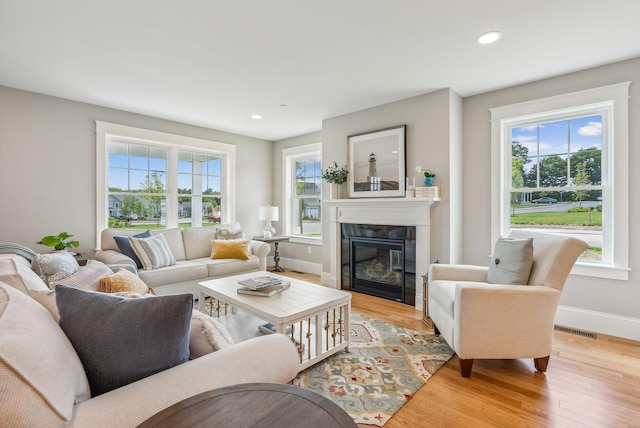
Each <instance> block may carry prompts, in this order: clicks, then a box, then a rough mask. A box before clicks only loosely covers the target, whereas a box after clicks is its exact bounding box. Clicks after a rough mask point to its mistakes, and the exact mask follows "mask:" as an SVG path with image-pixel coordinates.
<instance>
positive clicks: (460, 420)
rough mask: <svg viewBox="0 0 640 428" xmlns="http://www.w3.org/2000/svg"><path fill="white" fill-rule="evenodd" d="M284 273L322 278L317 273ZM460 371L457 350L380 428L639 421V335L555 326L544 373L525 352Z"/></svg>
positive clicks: (400, 316) (408, 321)
mask: <svg viewBox="0 0 640 428" xmlns="http://www.w3.org/2000/svg"><path fill="white" fill-rule="evenodd" d="M285 275H289V276H292V277H298V278H300V279H303V280H305V281H309V282H314V283H320V280H319V277H318V276H317V275H312V274H300V273H296V272H291V271H289V272H285ZM352 294H353V300H352V310H353V311H354V312H357V313H359V314H362V315H367V316H371V317H374V318H378V319H380V320H383V321H386V322H389V323H393V324H396V325H400V326H403V327H406V328H410V329H413V330H417V331H421V332H425V333H433V330H432V329H429V328H428V327H427V326H426V325H425V324H424V323H423V322H422V320H421V313H419V312H417V311H415V309H414V308H412V307H411V306H408V305H404V304H401V303H397V302H392V301H389V300H385V299H379V298H376V297H371V296H368V295H365V294H361V293H352ZM459 370H460V366H459V360H458V357H456V356H454V357H453V358H452V359H451V360H450V361H449V362H448V363H447V364H445V365H444V367H442V368H441V369H440V370H439V371H438V372H437V373H436V374H435V375H434V376H433V377H432V378H431V379H430V380H429V381H428V383H427V384H426V385H425V386H423V387H422V388H421V389H420V390H418V392H417V393H416V394H415V396H414V397H413V398H412V399H411V400H410V401H409V402H408V403H407V404H406V405H405V406H404V407H402V408H401V409H400V411H399V412H398V413H396V414H395V415H394V416H393V417H392V418H391V420H390V421H389V422H388V423H387V424H386V425H385V428H415V427H474V428H475V427H597V428H600V427H640V343H639V342H634V341H630V340H625V339H619V338H615V337H610V336H604V335H598V338H597V339H591V338H586V337H581V336H577V335H573V334H570V333H564V332H559V331H556V332H554V338H553V354H552V355H551V359H550V361H549V367H548V369H547V372H546V373H538V372H536V371H535V369H534V366H533V360H530V359H526V360H524V359H522V360H477V361H475V362H474V365H473V371H472V373H471V378H470V379H464V378H462V377H460V371H459Z"/></svg>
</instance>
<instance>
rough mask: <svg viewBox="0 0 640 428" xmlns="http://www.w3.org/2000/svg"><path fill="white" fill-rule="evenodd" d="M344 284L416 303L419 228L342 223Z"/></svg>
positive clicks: (377, 294) (355, 288)
mask: <svg viewBox="0 0 640 428" xmlns="http://www.w3.org/2000/svg"><path fill="white" fill-rule="evenodd" d="M341 234H342V247H341V248H342V257H341V264H342V266H341V276H342V278H341V279H342V281H341V284H342V285H341V286H342V288H343V289H345V290H351V291H357V292H361V293H365V294H370V295H373V296H377V297H382V298H385V299H390V300H395V301H397V302H402V303H406V304H408V305H412V306H413V305H415V299H416V289H415V285H416V228H415V226H389V225H372V224H350V223H342V224H341Z"/></svg>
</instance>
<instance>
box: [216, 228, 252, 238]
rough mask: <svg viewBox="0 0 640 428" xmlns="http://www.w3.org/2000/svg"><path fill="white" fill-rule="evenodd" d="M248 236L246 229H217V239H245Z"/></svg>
mask: <svg viewBox="0 0 640 428" xmlns="http://www.w3.org/2000/svg"><path fill="white" fill-rule="evenodd" d="M246 237H247V235H246V233H245V231H244V229H223V228H220V227H219V228H217V229H216V239H245V238H246Z"/></svg>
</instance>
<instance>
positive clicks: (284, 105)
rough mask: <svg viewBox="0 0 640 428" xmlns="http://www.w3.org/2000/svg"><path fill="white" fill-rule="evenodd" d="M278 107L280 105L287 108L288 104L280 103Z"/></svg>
mask: <svg viewBox="0 0 640 428" xmlns="http://www.w3.org/2000/svg"><path fill="white" fill-rule="evenodd" d="M280 107H282V108H287V107H289V106H288V105H286V104H280Z"/></svg>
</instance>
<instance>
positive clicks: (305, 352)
mask: <svg viewBox="0 0 640 428" xmlns="http://www.w3.org/2000/svg"><path fill="white" fill-rule="evenodd" d="M265 275H268V276H272V277H276V278H279V279H282V280H283V281H290V282H291V286H290V287H289V288H288V289H286V290H284V291H283V292H281V293H278V294H275V295H273V296H271V297H262V296H252V295H246V294H238V293H237V292H236V290H237V289H238V288H239V287H240V286H239V285H238V281H241V280H244V279H249V278H255V277H258V276H265ZM198 288H199V291H200V295H199V300H198V302H199V303H198V308H199V309H200V310H202V309H203V307H204V300H205V297H206V296H211V297H214V298H216V299H218V301H220V302H223V303H228V304H230V305H232V306H235V307H237V308H240V309H242V310H244V311H246V312H247V313H249V314H251V315H254V316H256V317H258V318H260V319H263V320H265V321H268V322H270V323H272V324H273V325H274V326H275V329H276V331H277V332H278V333H283V334H287V335H288V336H289V337H290V338H291V340H292V341H293V342H294V343H296V342H297V343H298V344H302V346H298V353H299V355H300V370H301V371H302V370H304V369H306V368H308V367H310V366H312V365H314V364H315V363H317V362H318V361H321V360H323V359H325V358H327V357H329V356H330V355H333V354H335V353H336V352H338V351H339V350H341V349H346V350H347V352H348V351H349V344H350V340H349V330H350V325H351V324H350V322H351V321H350V316H351V294H349V293H347V292H344V291H342V290H336V289H333V288H328V287H323V286H321V285H317V284H312V283H310V282H306V281H301V280H298V279H294V278H289V277H286V276H282V275H278V274H275V273H273V272H252V273H247V274H242V275H235V276H229V277H226V278H218V279H213V280H209V281H204V282H201V283H199V284H198ZM218 315H219V314H218ZM289 326H290V328H289V329H288V328H287V327H289ZM287 330H290V331H287Z"/></svg>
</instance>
